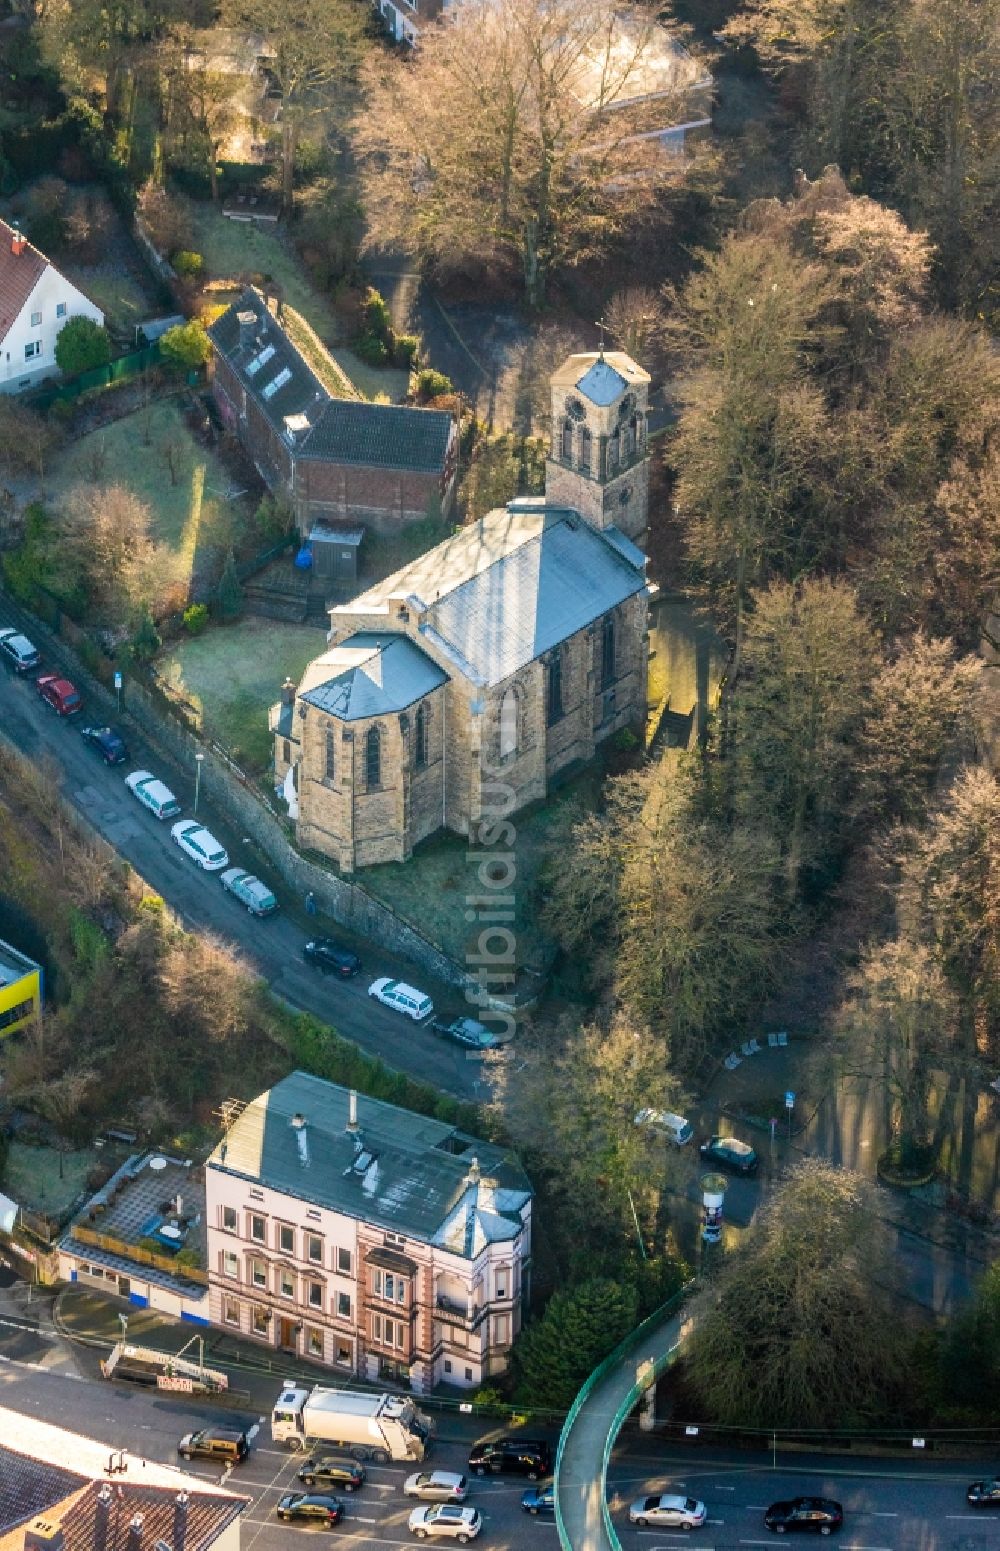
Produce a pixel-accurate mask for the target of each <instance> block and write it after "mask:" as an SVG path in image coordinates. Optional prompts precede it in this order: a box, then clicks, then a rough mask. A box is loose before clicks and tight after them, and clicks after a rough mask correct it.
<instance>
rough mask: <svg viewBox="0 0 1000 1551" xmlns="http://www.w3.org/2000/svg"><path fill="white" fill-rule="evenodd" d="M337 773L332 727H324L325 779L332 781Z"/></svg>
mask: <svg viewBox="0 0 1000 1551" xmlns="http://www.w3.org/2000/svg"><path fill="white" fill-rule="evenodd" d="M336 773H337V757H336V748H335V743H334V737H333V728H332V727H328V728H327V729H326V779H327V780H328V781H332V780H333V778H334V776H335V775H336Z"/></svg>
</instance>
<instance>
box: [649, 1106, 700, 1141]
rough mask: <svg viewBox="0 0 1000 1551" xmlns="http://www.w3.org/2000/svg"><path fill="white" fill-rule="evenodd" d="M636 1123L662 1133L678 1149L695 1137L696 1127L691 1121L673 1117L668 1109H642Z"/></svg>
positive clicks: (681, 1116)
mask: <svg viewBox="0 0 1000 1551" xmlns="http://www.w3.org/2000/svg"><path fill="white" fill-rule="evenodd" d="M635 1123H636V1125H637V1126H652V1128H653V1129H654V1131H662V1133H663V1135H664V1136H665V1137H666V1138H667V1140H668V1141H669V1142H673V1143H674V1145H675V1146H677V1147H683V1146H684V1143H685V1142H689V1141H690V1140H691V1138H692V1136H694V1126H693V1125H692V1124H691V1122H690V1120H685V1119H684V1116H683V1115H672V1114H671V1113H670V1111H669V1110H668V1109H640V1111H639V1113H638V1114H637V1115H636V1117H635Z"/></svg>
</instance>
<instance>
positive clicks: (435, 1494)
mask: <svg viewBox="0 0 1000 1551" xmlns="http://www.w3.org/2000/svg"><path fill="white" fill-rule="evenodd" d="M403 1491H404V1492H405V1494H406V1496H407V1497H419V1498H421V1499H422V1501H423V1502H428V1503H464V1502H465V1499H466V1497H467V1496H468V1495H469V1483H468V1482H467V1481H466V1479H465V1477H464V1476H460V1475H459V1474H458V1472H457V1471H454V1470H416V1471H414V1473H413V1475H412V1476H407V1478H406V1480H405V1481H404V1482H403Z"/></svg>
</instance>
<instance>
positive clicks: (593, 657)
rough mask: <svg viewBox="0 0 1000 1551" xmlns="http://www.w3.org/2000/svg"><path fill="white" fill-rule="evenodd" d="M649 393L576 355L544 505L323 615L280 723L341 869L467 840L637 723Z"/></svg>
mask: <svg viewBox="0 0 1000 1551" xmlns="http://www.w3.org/2000/svg"><path fill="white" fill-rule="evenodd" d="M648 384H649V378H648V377H647V375H646V374H645V373H644V372H643V371H642V370H641V368H639V367H638V366H636V364H635V362H633V361H631V360H630V358H629V357H628V356H624V355H621V354H620V353H618V352H615V353H610V352H609V353H607V354H604V353H603V352H602V353H601V354H589V355H578V356H573V357H572V358H571V360H570V361H569V362H567V363H566V365H565V366H564V367H563V368H561V370H560V371H559V372H557V373H556V375H555V377H554V379H553V408H554V410H555V408H556V406H557V405H558V407H559V414H558V416H557V415H556V414H555V413H554V415H553V438H554V443H555V445H554V446H553V456H552V457H551V458H550V460H549V463H548V473H547V486H546V494H545V496H544V497H543V498H534V499H522V500H516V501H512V502H510V503H509V504H508V506H507V507H505V508H503V509H502V510H498V511H494V512H491V513H489V514H488V515H487V516H486V517H484V518H483V519H481V521H479V522H477V523H474V524H472V525H470V526H469V527H467V528H462V529H459V530H458V531H457V532H456V533H455V534H454V535H453V536H452V537H451V538H449V539H447V540H445V542H444V543H442V544H439V545H438V546H437V547H436V548H435V549H433V550H431V551H430V552H429V553H428V554H426V555H424V556H422V557H421V558H420V559H419V560H417V561H415V562H414V563H413V564H411V565H408V566H405V567H404V568H403V569H402V570H400V571H398V572H396V573H395V575H393V576H390V577H389V578H387V580H386V581H384V582H381V583H379V584H378V585H377V586H376V587H373V588H371V589H370V590H369V591H368V592H366V593H363V594H362V595H361V596H360V597H358V598H355V599H354V600H353V601H352V602H350V603H348V604H344V605H339V606H335V607H333V608H332V609H331V610H330V632H329V636H328V642H329V644H328V648H327V650H326V651H325V652H324V653H323V654H322V655H321V656H320V657H318V658H316V659H315V660H314V661H313V662H312V663H310V665H309V667H308V668H307V669H306V672H305V675H304V677H303V679H302V681H301V683H300V684H299V685H298V686H295V685H293V684H292V683H291V682H290V681H287V682H286V686H285V689H284V691H283V693H282V700H281V702H280V703H279V704H278V705H277V706H275V707H273V708H272V713H271V727H272V731H273V733H274V735H275V778H276V784H277V787H278V790H279V791H280V792H281V793H282V794H283V795H284V796H285V798H286V799H287V800H288V803H289V811H290V813H291V814H292V815H293V816H294V817H295V819H296V825H297V838H298V840H299V843H300V844H301V845H302V846H304V847H308V848H309V849H311V850H314V851H318V852H321V853H322V854H324V855H326V856H328V857H330V858H331V859H332V860H333V861H335V862H336V863H337V864H338V865H339V867H340V868H341V870H342V871H344V872H351V871H353V870H354V869H356V868H359V867H366V866H371V865H373V864H376V863H379V862H388V861H402V860H405V859H406V858H407V857H409V856H410V854H411V853H412V851H413V848H414V846H415V845H417V844H418V843H419V842H420V841H421V840H424V839H426V838H427V837H428V836H429V835H432V834H434V833H435V832H436V831H437V830H439V829H442V828H446V829H450V830H453V831H455V832H456V833H458V834H469V833H470V832H472V831H474V829H475V826H476V824H477V822H478V820H479V818H480V816H481V815H482V814H483V813H484V812H490V811H492V812H495V811H496V809H497V806H498V799H497V794H498V792H503V793H504V801H503V803H502V806H503V807H504V808H505V809H506V810H507V811H509V812H514V811H516V810H517V809H518V808H521V807H524V806H525V805H526V804H528V803H531V802H535V801H537V800H539V799H541V798H544V797H545V796H546V794H547V792H548V791H549V789H550V786H551V783H552V781H553V779H554V778H555V777H556V776H557V775H558V774H559V773H560V772H561V771H563V770H565V769H566V768H567V767H570V766H574V767H575V766H577V765H582V764H584V763H585V762H586V761H588V760H590V759H592V758H593V756H594V752H595V750H596V749H597V747H598V745H599V744H600V743H602V742H603V741H604V740H605V739H607V738H609V737H611V736H612V735H613V734H614V733H615V732H617V731H619V730H620V729H621V728H623V727H628V726H640V725H641V724H642V722H643V720H644V718H645V714H646V677H647V658H648V644H647V635H646V631H647V598H648V585H647V581H646V575H645V565H646V561H645V556H644V555H643V553H642V551H641V550H640V549H639V548H638V546H637V545H636V543H635V542H634V541H633V537H632V536H631V535H636V536H638V535H641V534H643V533H644V532H645V528H646V493H647V488H648V486H647V463H646V459H647V439H646V403H647V398H646V395H647V390H648ZM568 403H569V404H572V405H573V406H574V407H573V408H572V409H570V408H569V407H567V405H568ZM577 403H579V405H581V406H582V411H583V412H582V415H581V414H580V413H579V411H578V410H577V408H576V405H577ZM567 423H569V424H571V426H572V432H571V436H570V435H564V428H565V425H566V424H567ZM584 430H589V433H590V436H591V443H590V448H589V451H590V454H591V458H590V463H589V465H588V463H587V461H586V453H587V451H588V449H587V446H586V442H585V440H584V437H583V431H584ZM615 444H617V445H615ZM609 449H610V450H609ZM557 451H558V453H559V454H560V456H558V457H557V456H555V454H556V452H557ZM564 453H565V456H563V455H562V454H564ZM553 483H555V484H556V490H555V491H554V490H553V488H552V485H553ZM615 518H617V519H618V520H617V521H616V520H615ZM626 528H627V529H628V530H630V531H626Z"/></svg>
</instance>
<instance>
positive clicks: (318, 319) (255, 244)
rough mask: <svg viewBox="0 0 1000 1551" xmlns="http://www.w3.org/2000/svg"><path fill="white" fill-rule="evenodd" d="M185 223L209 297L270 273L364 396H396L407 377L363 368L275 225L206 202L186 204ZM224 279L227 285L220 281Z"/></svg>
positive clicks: (227, 295) (227, 296)
mask: <svg viewBox="0 0 1000 1551" xmlns="http://www.w3.org/2000/svg"><path fill="white" fill-rule="evenodd" d="M191 219H192V222H193V224H194V230H195V246H196V248H197V250H198V252H199V253H200V254H201V255H202V257H203V258H204V260H205V268H206V270H207V272H208V279H209V282H210V283H211V284H212V292H213V297H215V298H216V299H217V300H219V301H220V302H222V301H231V300H232V298H233V296H235V295H236V294H237V291H238V289H239V283H240V282H241V281H244V280H248V279H249V280H253V279H254V277H255V276H258V275H270V276H271V277H272V279H274V280H275V281H277V283H278V284H279V285H280V286H281V290H282V295H283V297H284V300H285V301H286V302H287V303H288V305H289V306H290V307H294V308H295V310H296V312H300V313H301V314H302V316H303V317H304V318H305V320H306V322H307V323H309V324H310V325H311V326H312V327H313V328H314V329H315V330H316V333H317V334H318V335H319V337H320V339H321V340H322V341H323V343H324V344H325V345H326V346H327V348H328V349H331V347H332V353H333V354H334V359H335V360H336V362H337V364H338V365H339V366H340V368H341V370H342V371H343V372H344V373H345V374H346V376H347V377H348V378H349V379H350V381H351V382H353V384H354V386H355V387H356V388H357V389H358V391H359V392H361V393H363V394H364V396H365V398H370V399H373V398H376V397H377V396H378V395H379V394H383V393H384V394H386V395H388V397H389V398H390V399H398V398H402V396H403V394H404V393H405V392H406V389H407V385H408V383H409V373H408V372H405V371H400V370H398V369H397V368H395V367H377V366H368V365H367V364H366V363H365V362H364V361H361V360H359V359H358V357H357V356H356V355H355V354H354V351H353V350H352V349H351V348H350V346H349V345H346V344H344V343H343V341H342V339H341V332H342V331H341V326H340V320H339V318H338V317H337V315H336V313H335V312H334V310H333V308H332V306H331V305H330V303H329V301H328V300H327V298H326V297H325V296H323V295H322V294H321V292H319V291H318V290H317V289H316V287H315V286H314V285H313V283H312V281H311V280H310V278H309V276H308V274H307V273H306V270H305V268H304V267H303V265H302V264H301V263H300V262H299V259H298V255H297V254H296V253H295V252H294V251H293V249H292V248H291V246H290V245H289V244H288V243H287V242H286V240H285V237H284V232H283V229H282V228H281V226H272V225H271V224H267V225H264V224H261V223H258V222H250V221H231V220H229V219H228V218H227V217H226V216H224V215H223V213H222V211H221V210H220V209H218V208H217V207H215V206H213V205H210V204H194V203H192V205H191ZM230 281H231V282H232V284H231V285H229V284H227V283H226V282H230ZM220 285H221V286H222V289H220Z"/></svg>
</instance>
